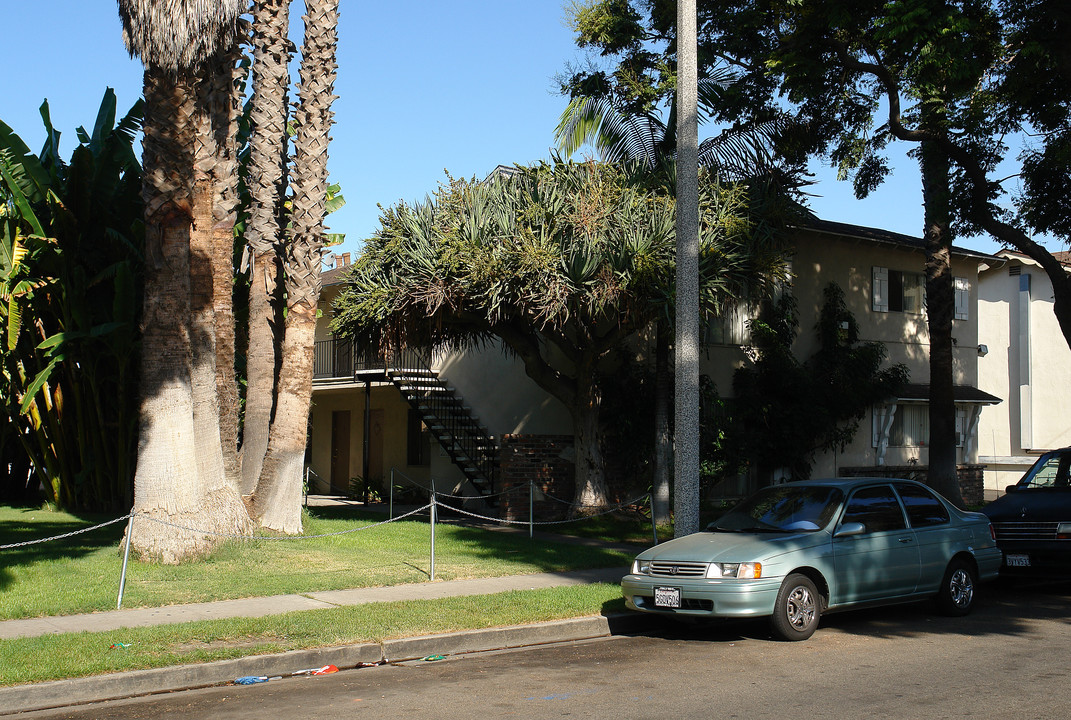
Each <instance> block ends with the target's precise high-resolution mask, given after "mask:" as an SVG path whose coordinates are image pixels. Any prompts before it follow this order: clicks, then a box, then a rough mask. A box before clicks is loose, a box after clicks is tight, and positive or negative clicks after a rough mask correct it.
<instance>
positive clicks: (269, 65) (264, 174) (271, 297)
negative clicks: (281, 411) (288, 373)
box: [241, 0, 290, 496]
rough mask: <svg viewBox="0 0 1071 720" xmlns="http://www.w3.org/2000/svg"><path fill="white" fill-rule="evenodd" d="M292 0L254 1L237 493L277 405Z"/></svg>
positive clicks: (251, 486)
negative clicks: (244, 348) (244, 346)
mask: <svg viewBox="0 0 1071 720" xmlns="http://www.w3.org/2000/svg"><path fill="white" fill-rule="evenodd" d="M289 8H290V0H257V2H256V4H255V5H254V11H253V12H254V14H253V43H254V47H253V100H252V104H251V110H250V121H251V124H252V126H253V130H252V134H251V136H250V139H249V163H250V169H249V188H250V195H251V196H252V197H251V204H250V208H249V220H248V222H247V223H246V232H245V239H246V243H247V247H248V250H247V258H249V260H250V261H251V270H250V278H249V343H248V348H247V352H246V397H245V423H244V425H243V426H242V451H241V469H242V481H241V492H242V495H243V496H252V495H253V494H254V493H255V492H256V489H257V483H258V481H259V480H260V477H261V470H262V468H263V465H264V456H265V454H266V453H267V450H268V436H269V432H270V428H271V418H272V408H273V407H274V403H275V384H276V353H277V347H278V340H277V332H276V328H277V327H279V325H280V324H281V319H282V314H281V313H277V312H276V306H275V298H276V297H277V295H278V292H277V283H278V278H279V272H280V269H279V256H278V247H279V245H280V244H281V238H280V233H281V228H283V227H285V220H284V218H285V211H284V204H283V203H284V199H285V195H286V164H287V148H286V143H287V134H286V125H287V89H288V87H289V85H290V74H289V70H288V69H287V65H288V64H289V61H290V50H289V48H290V40H289V38H288V37H287V31H288V30H289V25H290V19H289Z"/></svg>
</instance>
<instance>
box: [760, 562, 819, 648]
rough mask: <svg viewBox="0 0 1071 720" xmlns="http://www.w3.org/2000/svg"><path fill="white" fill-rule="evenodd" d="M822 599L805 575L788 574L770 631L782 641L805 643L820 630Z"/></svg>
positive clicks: (778, 597) (771, 620)
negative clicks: (802, 641) (801, 641)
mask: <svg viewBox="0 0 1071 720" xmlns="http://www.w3.org/2000/svg"><path fill="white" fill-rule="evenodd" d="M821 615H822V598H821V596H820V595H819V594H818V589H817V588H816V587H815V586H814V583H813V582H811V579H810V578H809V577H807V576H806V575H799V574H795V575H789V576H788V577H787V578H785V581H784V582H783V583H781V589H780V590H778V591H777V602H776V603H775V604H774V612H773V615H772V616H770V629H771V630H773V633H774V635H776V636H777V637H779V638H781V639H782V640H806V639H807V638H809V637H810V636H811V635H814V631H815V630H816V629H817V628H818V619H819V618H820V617H821Z"/></svg>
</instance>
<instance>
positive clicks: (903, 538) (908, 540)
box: [900, 537, 911, 543]
mask: <svg viewBox="0 0 1071 720" xmlns="http://www.w3.org/2000/svg"><path fill="white" fill-rule="evenodd" d="M900 542H902V543H909V542H911V538H909V537H902V538H900Z"/></svg>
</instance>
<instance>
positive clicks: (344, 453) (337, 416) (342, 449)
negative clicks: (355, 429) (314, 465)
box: [331, 410, 351, 495]
mask: <svg viewBox="0 0 1071 720" xmlns="http://www.w3.org/2000/svg"><path fill="white" fill-rule="evenodd" d="M350 442H351V439H350V411H349V410H335V411H334V412H332V413H331V491H332V492H333V493H335V494H337V495H346V494H348V493H349V491H350Z"/></svg>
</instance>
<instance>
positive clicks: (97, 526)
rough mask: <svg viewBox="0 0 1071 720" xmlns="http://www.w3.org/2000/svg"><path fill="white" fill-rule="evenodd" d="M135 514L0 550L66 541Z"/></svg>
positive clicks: (19, 543) (3, 546) (3, 547)
mask: <svg viewBox="0 0 1071 720" xmlns="http://www.w3.org/2000/svg"><path fill="white" fill-rule="evenodd" d="M133 514H134V513H127V514H126V515H124V516H123V517H121V518H115V519H114V520H109V521H107V522H102V523H100V524H99V525H94V526H93V527H87V528H82V529H81V530H72V531H71V532H69V533H64V534H62V535H53V536H52V537H46V538H38V539H37V540H26V541H25V542H17V543H11V544H10V545H0V550H10V549H11V548H18V547H26V546H27V545H37V544H39V543H46V542H52V541H53V540H64V539H66V538H69V537H74V536H75V535H81V534H82V533H87V532H93V531H94V530H99V529H100V528H102V527H107V526H108V525H114V524H115V523H119V522H123V521H124V520H129V519H130V516H131V515H133Z"/></svg>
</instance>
